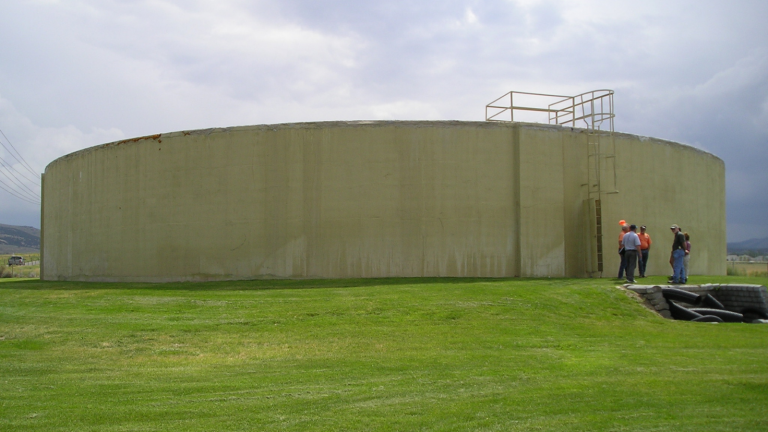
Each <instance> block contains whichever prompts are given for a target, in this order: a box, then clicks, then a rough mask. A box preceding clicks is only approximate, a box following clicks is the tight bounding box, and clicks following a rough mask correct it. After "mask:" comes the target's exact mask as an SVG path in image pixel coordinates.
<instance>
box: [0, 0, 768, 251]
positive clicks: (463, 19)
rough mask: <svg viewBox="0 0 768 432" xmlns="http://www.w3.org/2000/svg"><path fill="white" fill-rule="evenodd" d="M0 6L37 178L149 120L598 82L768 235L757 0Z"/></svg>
mask: <svg viewBox="0 0 768 432" xmlns="http://www.w3.org/2000/svg"><path fill="white" fill-rule="evenodd" d="M0 16H1V17H2V25H0V40H2V41H3V42H2V44H1V45H0V54H1V55H0V129H2V131H3V132H4V134H5V137H3V136H2V135H0V140H2V142H3V143H5V144H6V145H7V144H8V141H10V143H12V144H13V145H14V146H15V147H16V148H17V149H18V151H19V152H20V153H21V155H22V156H23V158H24V159H26V161H27V162H28V163H29V164H30V165H31V167H32V169H33V170H34V171H36V172H38V173H39V172H43V171H44V169H45V166H46V165H47V164H48V163H50V162H51V161H52V160H54V159H56V158H58V157H60V156H62V155H65V154H67V153H71V152H73V151H76V150H79V149H82V148H85V147H90V146H93V145H97V144H102V143H106V142H110V141H115V140H119V139H124V138H131V137H137V136H143V135H150V134H156V133H164V132H173V131H179V130H187V129H204V128H210V127H224V126H240V125H252V124H265V123H285V122H298V121H323V120H369V119H395V120H484V107H485V105H486V104H487V103H488V102H490V101H492V100H493V99H495V98H496V97H498V96H501V95H502V94H504V93H506V92H507V91H510V90H519V91H533V92H542V93H555V94H578V93H582V92H584V91H588V90H593V89H602V88H610V89H613V90H615V91H616V95H615V112H616V116H617V117H616V130H617V131H619V132H628V133H633V134H639V135H645V136H652V137H658V138H664V139H669V140H673V141H678V142H682V143H685V144H690V145H693V146H695V147H698V148H701V149H704V150H706V151H709V152H712V153H714V154H715V155H717V156H719V157H720V158H722V159H723V160H724V161H725V164H726V189H727V214H728V221H727V223H728V241H740V240H744V239H749V238H755V237H768V224H766V223H765V220H766V215H768V192H766V185H768V169H766V165H768V2H766V1H765V0H759V1H758V0H756V1H746V0H745V1H739V0H735V1H733V0H732V1H728V2H725V1H711V0H698V1H676V0H665V1H654V0H644V1H616V0H615V1H579V0H567V1H536V0H517V1H511V0H510V1H504V0H498V1H482V0H478V1H451V0H424V1H418V0H417V1H413V0H410V1H402V0H389V1H377V2H368V1H364V0H334V1H324V0H314V1H309V0H306V1H301V0H259V1H245V0H242V1H236V0H216V1H202V0H198V1H162V0H146V1H139V0H137V1H129V0H122V1H120V0H62V1H56V0H38V1H34V0H18V1H17V0H3V1H2V2H0ZM8 153H9V152H8V151H7V150H6V149H4V148H0V156H2V158H3V159H4V160H6V161H8V162H9V163H14V164H16V162H15V160H13V159H12V158H11V157H10V156H11V155H9V154H8ZM638 157H642V154H641V153H638ZM17 165H18V164H17ZM0 168H1V167H0ZM16 168H17V169H19V170H20V169H21V168H20V166H17V167H16ZM649 175H653V173H650V174H649ZM30 177H31V175H30ZM1 179H5V177H2V176H0V180H1ZM5 181H6V182H8V180H7V179H5ZM19 181H20V182H23V183H25V185H26V186H28V187H29V188H31V189H33V190H35V188H37V189H36V190H37V191H38V192H39V188H38V187H37V186H35V185H34V183H32V182H30V181H29V180H26V179H23V178H22V179H20V180H19ZM0 223H6V224H15V225H30V226H35V227H39V226H40V211H39V206H38V205H35V204H31V203H27V202H25V201H22V200H20V199H18V198H15V197H13V196H12V195H10V194H8V193H7V192H5V191H3V190H0ZM680 223H683V222H680Z"/></svg>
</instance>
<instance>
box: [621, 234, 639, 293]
mask: <svg viewBox="0 0 768 432" xmlns="http://www.w3.org/2000/svg"><path fill="white" fill-rule="evenodd" d="M621 242H622V244H623V245H624V255H625V259H626V260H627V282H629V283H635V267H636V266H637V258H638V257H639V255H640V237H638V236H637V225H635V224H632V225H630V226H629V232H628V233H626V234H624V238H623V239H622V241H621Z"/></svg>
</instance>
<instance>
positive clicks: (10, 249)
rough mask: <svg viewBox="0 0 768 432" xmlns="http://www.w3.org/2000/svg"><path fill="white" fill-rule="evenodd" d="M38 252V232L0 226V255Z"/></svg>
mask: <svg viewBox="0 0 768 432" xmlns="http://www.w3.org/2000/svg"><path fill="white" fill-rule="evenodd" d="M34 252H40V230H39V229H37V228H33V227H25V226H15V225H3V224H0V254H11V253H34Z"/></svg>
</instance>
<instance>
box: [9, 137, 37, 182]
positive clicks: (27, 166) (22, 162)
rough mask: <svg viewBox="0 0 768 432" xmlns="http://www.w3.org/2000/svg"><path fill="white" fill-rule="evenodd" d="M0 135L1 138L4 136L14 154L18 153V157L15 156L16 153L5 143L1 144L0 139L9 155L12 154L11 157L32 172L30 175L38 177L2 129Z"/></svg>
mask: <svg viewBox="0 0 768 432" xmlns="http://www.w3.org/2000/svg"><path fill="white" fill-rule="evenodd" d="M0 135H3V138H5V140H6V141H8V145H10V146H11V148H12V149H13V150H14V151H15V152H16V155H18V157H16V155H14V154H13V152H12V151H10V150H8V147H6V146H5V144H3V141H0V145H2V146H3V148H5V149H6V150H7V151H8V153H10V154H11V156H13V158H14V159H16V160H17V161H18V162H19V163H20V164H21V166H23V167H24V168H26V169H27V170H28V171H29V172H30V173H32V175H34V176H35V177H36V178H37V177H40V174H38V173H36V172H35V170H34V169H32V167H31V166H30V165H29V164H28V163H27V161H25V160H24V158H23V157H22V156H21V153H19V151H18V150H16V147H14V146H13V143H12V142H11V140H9V139H8V137H7V136H5V132H3V130H2V129H0Z"/></svg>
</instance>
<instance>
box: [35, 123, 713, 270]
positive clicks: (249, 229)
mask: <svg viewBox="0 0 768 432" xmlns="http://www.w3.org/2000/svg"><path fill="white" fill-rule="evenodd" d="M615 136H616V160H615V163H616V167H617V171H616V172H617V184H616V185H615V186H616V188H617V189H618V190H619V193H617V194H607V195H603V199H602V203H603V204H602V207H603V218H604V220H605V221H606V222H604V225H605V227H604V235H605V245H606V254H605V266H606V267H605V272H604V276H615V275H614V273H615V270H617V269H618V255H617V254H616V253H615V249H614V248H613V244H615V243H616V240H615V237H616V236H618V231H619V230H618V224H617V222H618V220H619V219H626V220H627V221H630V222H633V223H637V224H646V225H648V229H649V232H650V233H651V235H652V237H653V240H654V245H653V248H652V252H651V263H650V265H649V274H666V273H668V271H669V264H668V263H667V260H668V257H669V249H670V246H671V242H672V236H671V234H670V232H669V225H670V224H672V223H678V224H680V225H681V226H682V227H683V229H684V230H686V231H688V232H689V233H690V234H691V236H692V244H693V245H694V253H693V255H692V259H691V266H692V274H725V253H726V249H725V192H724V190H725V180H724V178H725V177H724V176H725V173H724V165H723V162H722V161H721V160H720V159H718V158H717V157H715V156H713V155H711V154H708V153H705V152H702V151H700V150H697V149H694V148H692V147H688V146H684V145H681V144H676V143H672V142H668V141H662V140H656V139H648V138H641V137H637V136H633V135H626V134H616V135H615ZM587 143H588V136H587V133H586V131H584V130H580V129H571V128H562V127H559V126H547V125H538V124H524V123H490V122H433V121H425V122H384V121H382V122H322V123H299V124H282V125H263V126H248V127H236V128H227V129H210V130H201V131H192V132H174V133H168V134H161V135H156V136H151V137H143V138H137V139H133V140H126V141H121V142H117V143H111V144H105V145H102V146H97V147H93V148H89V149H85V150H82V151H79V152H76V153H73V154H70V155H67V156H64V157H62V158H60V159H57V160H55V161H54V162H52V163H51V164H50V165H48V167H47V168H46V171H45V175H44V183H43V194H44V195H43V210H42V221H41V225H42V227H43V232H42V245H41V247H42V260H43V263H42V278H43V279H46V280H95V281H175V280H217V279H248V278H264V277H281V278H348V277H394V276H398V277H406V276H417V277H418V276H451V277H453V276H455V277H515V276H552V277H557V276H569V277H585V276H588V275H590V273H589V266H590V264H589V255H590V252H589V251H590V249H589V246H588V243H589V235H586V234H585V233H587V232H589V228H588V227H589V223H590V222H589V220H588V219H589V218H588V217H587V216H585V215H586V213H585V211H584V209H585V205H586V204H585V202H586V201H585V200H587V199H588V198H589V195H588V193H587V192H588V187H589V186H588V183H589V179H588V170H589V167H590V165H589V158H588V152H589V150H588V144H587ZM606 172H607V171H606Z"/></svg>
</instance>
